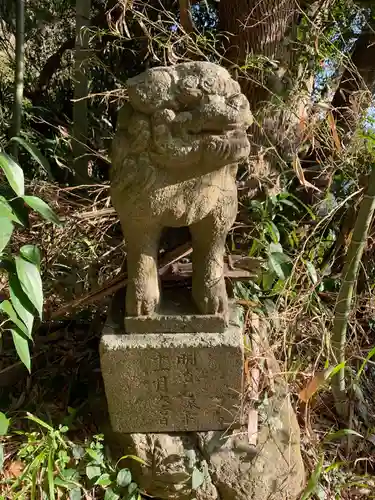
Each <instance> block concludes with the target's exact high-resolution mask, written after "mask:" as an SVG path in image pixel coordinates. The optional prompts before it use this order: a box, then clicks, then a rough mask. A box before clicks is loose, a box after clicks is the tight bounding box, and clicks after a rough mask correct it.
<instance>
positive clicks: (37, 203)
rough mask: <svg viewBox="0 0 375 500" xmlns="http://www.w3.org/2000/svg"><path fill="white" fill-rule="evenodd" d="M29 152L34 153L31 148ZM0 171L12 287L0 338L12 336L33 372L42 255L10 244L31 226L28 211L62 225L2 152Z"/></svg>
mask: <svg viewBox="0 0 375 500" xmlns="http://www.w3.org/2000/svg"><path fill="white" fill-rule="evenodd" d="M28 149H29V150H30V151H33V149H32V148H31V147H30V146H28ZM0 168H1V169H2V171H3V173H4V175H5V178H6V180H7V181H8V182H7V184H5V183H1V191H0V270H4V271H5V272H6V273H7V275H8V285H9V300H8V299H6V300H3V301H2V302H1V304H0V310H1V312H2V313H3V316H5V321H3V322H2V323H1V324H0V335H1V334H2V332H3V331H4V330H7V331H9V332H10V333H11V335H12V337H13V342H14V345H15V348H16V351H17V354H18V356H19V358H20V359H21V361H22V363H24V365H25V366H26V367H27V369H28V370H29V371H30V369H31V360H30V349H29V341H32V331H33V324H34V319H35V317H36V316H39V318H40V319H42V314H43V289H42V280H41V276H40V262H41V255H40V251H39V249H38V247H37V246H35V245H24V246H22V247H21V248H20V249H19V253H18V254H14V253H12V252H11V251H10V249H9V243H10V241H11V237H12V234H13V232H14V230H15V229H17V228H22V227H26V226H27V225H28V210H29V209H31V210H34V211H36V212H38V213H39V214H40V215H41V216H42V217H43V218H44V219H46V220H47V221H50V222H52V223H54V224H57V225H61V222H60V220H59V219H58V217H57V216H56V214H55V213H54V212H53V211H52V210H51V208H50V207H49V206H48V205H47V203H45V202H44V201H43V200H41V199H40V198H38V197H37V196H28V195H25V182H24V174H23V170H22V168H21V167H20V166H19V165H18V163H16V162H15V161H14V160H13V159H12V158H11V157H10V156H9V155H7V154H6V153H4V152H0ZM27 207H28V208H27Z"/></svg>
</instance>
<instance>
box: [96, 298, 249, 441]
mask: <svg viewBox="0 0 375 500" xmlns="http://www.w3.org/2000/svg"><path fill="white" fill-rule="evenodd" d="M231 310H232V314H231V321H230V326H229V327H228V328H227V329H226V330H225V331H224V333H221V334H218V333H193V334H186V333H180V334H123V335H121V334H120V335H119V334H117V333H115V331H114V330H113V329H112V328H111V327H110V326H108V327H106V328H105V330H104V332H103V336H102V341H101V346H100V357H101V370H102V375H103V379H104V384H105V390H106V396H107V401H108V408H109V414H110V419H111V423H112V427H113V430H114V431H115V432H166V431H188V430H193V431H197V430H212V429H225V428H227V427H228V425H230V424H232V423H233V422H234V421H236V419H238V416H239V405H240V397H241V394H242V372H243V326H242V323H241V321H240V318H239V308H238V307H235V306H233V307H232V308H231Z"/></svg>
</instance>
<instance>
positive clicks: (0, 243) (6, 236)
mask: <svg viewBox="0 0 375 500" xmlns="http://www.w3.org/2000/svg"><path fill="white" fill-rule="evenodd" d="M13 229H14V226H13V223H12V222H11V221H10V220H9V219H8V217H0V253H1V252H2V251H3V250H4V248H5V247H6V246H7V244H8V243H9V240H10V237H11V236H12V233H13Z"/></svg>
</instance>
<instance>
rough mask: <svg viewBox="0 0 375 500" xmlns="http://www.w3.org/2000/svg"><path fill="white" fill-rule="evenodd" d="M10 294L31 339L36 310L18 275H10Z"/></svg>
mask: <svg viewBox="0 0 375 500" xmlns="http://www.w3.org/2000/svg"><path fill="white" fill-rule="evenodd" d="M9 292H10V300H11V303H12V305H13V307H14V309H15V311H16V313H17V314H18V316H19V317H20V318H21V320H22V321H23V322H24V323H25V325H26V327H27V331H28V333H29V334H30V337H31V333H32V329H33V323H34V314H33V312H34V310H35V309H34V306H33V305H32V303H31V302H30V300H29V299H28V298H27V295H26V294H25V292H24V291H23V290H22V287H21V283H20V282H19V280H18V278H17V276H16V274H9Z"/></svg>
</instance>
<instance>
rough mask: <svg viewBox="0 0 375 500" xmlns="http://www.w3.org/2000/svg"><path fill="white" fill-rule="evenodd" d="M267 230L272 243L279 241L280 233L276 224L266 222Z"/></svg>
mask: <svg viewBox="0 0 375 500" xmlns="http://www.w3.org/2000/svg"><path fill="white" fill-rule="evenodd" d="M267 228H268V232H269V234H270V235H271V238H272V239H273V242H274V243H279V241H280V233H279V230H278V229H277V226H276V224H275V223H274V222H267Z"/></svg>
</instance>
